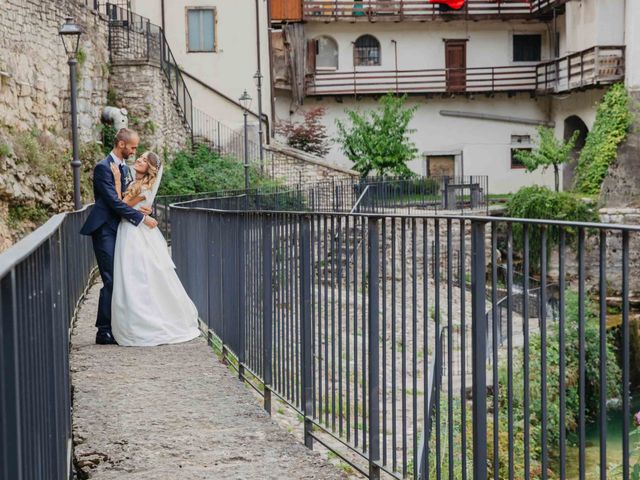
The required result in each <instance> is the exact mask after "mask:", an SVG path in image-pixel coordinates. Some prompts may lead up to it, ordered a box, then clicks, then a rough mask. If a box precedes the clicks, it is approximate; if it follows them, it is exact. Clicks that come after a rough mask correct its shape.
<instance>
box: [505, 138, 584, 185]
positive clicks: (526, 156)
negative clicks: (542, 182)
mask: <svg viewBox="0 0 640 480" xmlns="http://www.w3.org/2000/svg"><path fill="white" fill-rule="evenodd" d="M579 134H580V132H578V131H575V132H573V135H572V136H571V138H569V139H568V140H567V141H563V140H560V139H558V138H556V136H555V133H554V131H553V130H552V129H551V128H548V127H539V128H538V146H537V147H536V148H535V149H533V150H531V151H528V150H520V151H519V152H517V153H516V158H517V159H518V160H520V161H521V162H522V163H523V164H524V166H525V168H526V169H527V171H528V172H534V171H536V170H538V169H539V168H541V169H542V171H545V170H546V169H547V168H549V167H553V173H554V176H555V188H556V192H558V191H560V165H562V164H564V163H565V162H566V161H567V160H569V156H570V154H571V151H572V150H573V149H574V147H575V146H576V141H577V140H578V135H579Z"/></svg>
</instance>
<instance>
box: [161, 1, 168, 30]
mask: <svg viewBox="0 0 640 480" xmlns="http://www.w3.org/2000/svg"><path fill="white" fill-rule="evenodd" d="M160 12H161V15H162V31H163V32H164V34H165V35H166V34H167V32H166V31H165V29H164V0H160Z"/></svg>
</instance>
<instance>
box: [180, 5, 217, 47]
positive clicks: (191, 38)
mask: <svg viewBox="0 0 640 480" xmlns="http://www.w3.org/2000/svg"><path fill="white" fill-rule="evenodd" d="M215 25H216V11H215V9H213V8H188V9H187V31H188V33H187V50H188V51H189V52H215V51H216V32H215Z"/></svg>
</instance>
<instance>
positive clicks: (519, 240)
mask: <svg viewBox="0 0 640 480" xmlns="http://www.w3.org/2000/svg"><path fill="white" fill-rule="evenodd" d="M507 216H509V217H512V218H534V219H536V218H537V219H546V220H566V221H575V222H590V221H596V220H597V213H596V212H595V210H594V208H593V205H589V204H587V203H586V202H584V201H582V200H581V199H580V198H578V197H576V196H575V195H573V194H571V193H567V192H554V191H552V190H550V189H548V188H546V187H541V186H539V185H533V186H531V187H523V188H521V189H520V190H518V192H517V193H516V194H515V195H513V196H512V197H511V199H510V200H509V201H508V202H507ZM547 230H548V234H547V251H549V250H550V249H551V247H552V246H554V245H557V244H558V241H559V236H560V233H559V229H557V228H549V229H547ZM542 231H543V228H542V227H540V226H538V225H532V226H530V227H529V248H530V257H529V260H530V262H531V271H532V272H538V271H539V269H540V253H541V238H542ZM565 232H566V234H567V241H568V242H572V241H574V240H575V238H576V231H575V229H571V228H567V229H565ZM513 239H514V245H515V247H516V249H517V250H520V251H521V250H522V248H523V244H524V236H523V226H522V225H521V224H514V225H513Z"/></svg>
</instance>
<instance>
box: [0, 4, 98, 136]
mask: <svg viewBox="0 0 640 480" xmlns="http://www.w3.org/2000/svg"><path fill="white" fill-rule="evenodd" d="M68 15H71V16H73V17H74V19H75V21H76V22H77V23H79V24H80V25H82V26H83V27H84V30H85V33H84V34H83V36H82V39H81V54H80V56H79V60H80V61H79V63H78V70H79V82H78V121H79V132H80V138H81V141H83V142H86V141H91V140H96V139H98V132H97V130H96V128H95V125H96V123H97V122H99V120H100V113H101V110H102V108H103V107H104V104H105V101H106V97H107V86H108V76H109V63H108V62H109V51H108V44H107V41H108V28H107V23H106V21H104V19H101V18H100V17H99V16H98V15H97V14H96V13H95V12H93V11H92V10H90V9H87V8H86V7H84V6H83V5H81V4H80V3H78V2H76V1H74V0H1V1H0V121H1V122H2V124H3V125H5V126H9V127H11V128H12V129H17V130H31V129H33V128H36V129H38V130H50V131H52V132H57V133H59V134H60V135H61V136H63V137H66V138H68V127H69V108H70V106H69V68H68V66H67V57H66V54H65V51H64V47H63V45H62V41H61V40H60V37H59V35H58V28H59V27H60V25H62V24H63V23H64V22H65V17H66V16H68Z"/></svg>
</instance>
